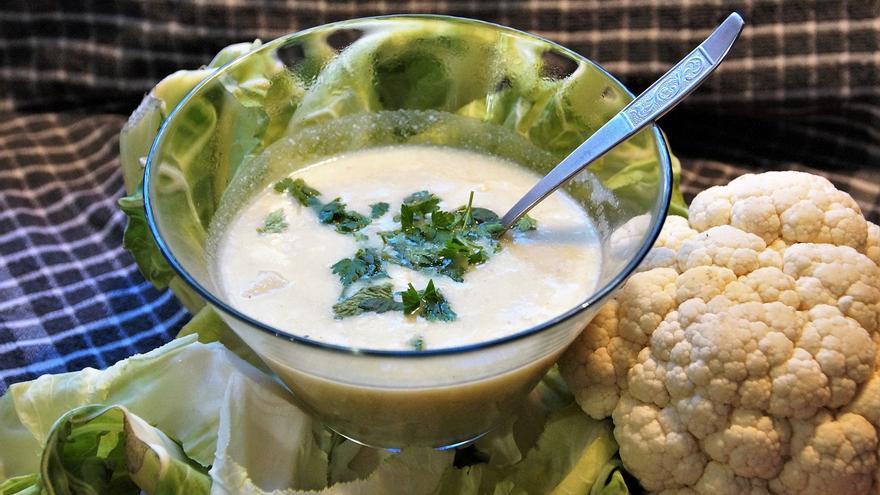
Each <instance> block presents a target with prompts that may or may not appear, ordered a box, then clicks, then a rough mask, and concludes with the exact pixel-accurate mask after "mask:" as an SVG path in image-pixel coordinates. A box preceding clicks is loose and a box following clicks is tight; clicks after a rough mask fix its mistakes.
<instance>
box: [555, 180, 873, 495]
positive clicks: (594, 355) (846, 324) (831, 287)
mask: <svg viewBox="0 0 880 495" xmlns="http://www.w3.org/2000/svg"><path fill="white" fill-rule="evenodd" d="M646 259H647V261H648V262H647V263H646V265H643V266H642V267H641V269H640V270H641V271H640V272H639V273H637V274H635V275H633V276H632V277H631V278H630V280H629V281H628V282H627V283H626V284H625V286H624V287H622V288H621V290H620V291H619V292H618V293H617V295H616V296H615V298H614V300H613V301H611V302H609V303H608V304H607V305H606V306H605V307H603V308H602V309H601V310H600V311H599V315H598V316H597V317H596V319H595V320H594V321H593V322H592V323H591V324H590V325H589V326H588V327H587V329H586V330H585V331H584V332H583V334H582V335H581V336H580V337H579V338H578V339H577V340H576V341H575V343H574V344H573V345H572V346H571V348H570V349H569V350H568V351H567V352H566V353H565V354H564V355H563V357H562V359H561V361H560V368H561V370H562V373H563V376H564V377H565V378H566V380H567V381H568V383H569V385H570V386H571V388H572V390H573V391H574V393H575V396H576V397H577V400H578V403H579V404H580V405H581V407H582V408H583V409H584V410H585V411H586V412H587V413H588V414H590V415H591V416H592V417H594V418H604V417H608V416H609V415H611V416H612V417H613V419H614V423H615V436H616V437H617V440H618V443H619V444H620V454H621V458H622V459H623V462H624V464H625V465H626V467H627V468H628V469H629V470H630V472H632V473H633V474H634V475H635V476H636V477H637V478H638V479H639V480H640V481H641V482H642V484H643V485H644V486H645V488H647V489H648V490H651V491H657V492H662V493H695V494H710V493H713V494H714V493H768V492H769V493H776V494H789V493H791V494H794V493H808V494H809V493H816V494H818V493H847V494H859V493H869V491H871V490H874V491H880V464H878V461H877V457H878V448H880V447H878V429H880V371H878V370H880V352H878V347H880V268H878V266H877V262H878V259H880V228H878V227H877V226H875V225H873V224H870V223H868V222H866V221H865V219H864V217H862V215H861V212H860V210H859V208H858V206H857V205H856V203H855V202H854V201H853V200H852V198H851V197H850V196H849V195H847V194H846V193H844V192H841V191H838V190H837V189H835V188H834V186H833V185H832V184H831V183H830V182H828V181H827V180H826V179H824V178H821V177H815V176H812V175H809V174H804V173H799V172H771V173H765V174H760V175H748V176H743V177H740V178H738V179H736V180H734V181H732V182H731V183H730V184H728V185H727V186H720V187H713V188H710V189H708V190H706V191H704V192H703V193H701V194H699V195H697V197H696V198H695V199H694V201H693V203H692V205H691V208H690V222H689V224H688V223H686V221H685V220H684V219H683V218H677V217H675V218H670V219H668V220H667V223H666V225H665V227H664V230H663V232H661V234H660V237H659V238H658V240H657V243H656V246H655V249H654V250H652V253H650V254H649V255H648V257H647V258H646Z"/></svg>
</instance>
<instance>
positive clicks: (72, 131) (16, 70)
mask: <svg viewBox="0 0 880 495" xmlns="http://www.w3.org/2000/svg"><path fill="white" fill-rule="evenodd" d="M732 10H736V11H738V12H740V13H741V14H742V15H743V17H744V18H745V19H746V22H747V27H746V29H745V31H744V32H743V34H742V37H741V39H740V40H739V42H738V43H737V45H736V46H735V47H734V49H733V52H732V53H731V55H730V58H729V59H728V61H726V62H725V63H724V65H723V66H722V67H721V68H720V69H719V70H718V72H717V74H716V75H714V76H713V77H712V78H710V79H709V80H708V81H707V83H706V84H705V85H704V86H703V87H701V88H700V89H699V90H698V92H697V93H696V94H695V95H693V96H692V97H691V98H690V99H689V100H688V101H687V102H685V103H684V104H682V105H681V106H680V107H679V108H677V109H676V110H675V111H674V112H673V113H672V114H670V115H669V116H668V117H666V118H664V119H663V120H662V121H661V126H662V128H663V129H664V130H665V131H666V132H667V134H668V135H669V139H670V142H671V143H672V146H673V149H674V151H676V152H677V153H678V154H679V156H681V157H682V159H683V166H684V172H683V187H684V190H685V193H686V196H687V197H688V199H690V198H691V197H692V196H693V194H695V193H696V192H698V191H700V190H702V189H704V188H706V187H708V186H710V185H713V184H718V183H722V182H726V181H727V180H729V179H730V178H731V177H732V176H735V175H739V174H741V173H744V172H747V171H761V170H768V169H798V170H806V171H810V172H813V173H821V174H823V175H826V176H827V177H829V178H830V179H831V180H832V181H833V182H834V183H835V184H837V185H838V187H840V188H842V189H844V190H847V191H848V192H850V194H852V195H853V197H854V198H855V199H856V200H857V201H859V203H860V204H861V206H862V208H863V209H864V210H865V213H866V215H867V216H868V217H869V218H870V219H871V220H873V221H874V222H877V221H878V220H880V204H878V198H880V172H878V168H877V164H878V163H880V160H878V156H880V76H878V73H880V72H878V68H880V46H878V45H880V0H868V1H855V0H851V1H820V0H811V1H779V0H777V1H771V0H753V1H734V2H720V1H698V0H665V1H661V0H653V1H652V0H625V1H598V0H567V1H566V0H559V1H534V0H532V1H519V0H507V1H499V2H488V1H487V2H481V1H477V0H471V1H454V0H449V1H445V2H427V1H409V2H397V1H390V0H389V1H382V2H329V1H288V2H276V1H265V0H264V1H245V0H223V1H221V0H201V1H194V2H182V1H132V0H123V1H109V0H92V1H47V0H29V1H22V0H12V1H11V2H9V1H8V0H7V2H5V3H2V4H0V256H2V259H0V392H2V391H3V390H4V389H5V388H6V387H7V386H8V385H9V384H11V383H13V382H16V381H21V380H26V379H30V378H33V377H35V376H37V375H39V374H41V373H46V372H59V371H65V370H74V369H79V368H81V367H83V366H99V367H102V366H106V365H109V364H111V363H112V362H114V361H116V360H118V359H120V358H122V357H124V356H126V355H129V354H131V353H134V352H138V351H145V350H148V349H150V348H152V347H155V346H156V345H158V344H159V343H161V342H163V341H165V340H167V339H169V338H171V336H173V334H174V333H175V332H176V330H177V329H178V328H179V327H180V325H182V324H183V323H184V322H185V321H186V319H187V317H188V316H187V314H186V312H185V310H183V309H182V308H181V307H180V306H179V305H178V304H177V303H176V301H174V299H173V298H172V297H171V296H170V295H169V293H167V292H158V291H155V290H153V289H152V288H151V287H149V284H147V283H145V282H144V281H143V279H142V278H141V277H140V275H139V274H138V273H137V270H136V269H135V268H134V266H133V264H132V260H131V258H130V257H129V256H128V255H127V254H126V253H125V252H124V251H122V249H121V247H120V243H121V233H122V228H123V226H124V218H123V217H122V215H121V214H120V213H119V212H118V211H117V210H116V208H115V206H114V204H115V199H116V198H117V197H118V196H119V195H121V193H122V179H121V175H120V173H119V170H118V162H117V159H116V156H117V144H118V140H117V133H118V131H119V129H120V127H121V126H122V124H123V123H124V121H125V118H126V115H127V114H128V113H129V112H130V111H131V110H133V109H134V107H135V106H136V105H137V103H138V102H139V101H140V99H141V97H142V96H143V94H144V93H145V92H146V91H148V90H149V89H150V88H151V87H152V86H153V85H154V84H155V83H156V82H157V81H158V80H159V79H161V78H162V77H163V76H165V75H166V74H168V73H170V72H173V71H174V70H177V69H180V68H195V67H198V66H200V65H202V64H205V63H207V62H208V61H209V60H210V59H211V58H212V56H213V55H214V54H215V53H216V52H217V51H219V50H220V49H221V48H222V47H224V46H226V45H228V44H230V43H233V42H238V41H249V40H253V39H255V38H261V39H264V40H268V39H271V38H274V37H277V36H279V35H282V34H285V33H287V32H291V31H296V30H299V29H303V28H306V27H310V26H314V25H318V24H323V23H326V22H331V21H336V20H342V19H349V18H353V17H363V16H369V15H380V14H388V13H404V12H416V13H440V14H450V15H458V16H465V17H473V18H478V19H484V20H488V21H493V22H499V23H502V24H506V25H510V26H513V27H516V28H520V29H523V30H526V31H530V32H533V33H536V34H539V35H542V36H545V37H547V38H549V39H552V40H554V41H557V42H560V43H562V44H564V45H566V46H568V47H570V48H573V49H574V50H576V51H578V52H580V53H582V54H584V55H586V56H588V57H590V58H592V59H593V60H595V61H597V62H599V63H600V64H602V65H603V66H605V67H606V68H607V69H608V70H610V71H611V72H612V73H613V74H615V75H617V76H618V77H620V78H621V79H622V80H623V81H624V82H625V83H626V84H627V85H628V86H629V87H630V88H631V89H632V90H633V91H636V92H638V91H641V90H642V89H644V88H645V87H647V85H648V84H650V82H651V81H653V80H654V79H655V78H656V77H657V76H659V75H660V74H661V73H662V72H664V71H665V70H666V69H667V68H668V67H669V66H671V65H672V64H673V63H674V62H676V61H677V60H678V59H679V58H680V57H681V56H683V55H684V54H685V53H687V52H688V51H689V50H691V49H692V48H693V47H694V46H695V45H696V44H698V43H699V42H700V41H701V40H702V39H703V38H704V37H705V36H706V35H707V34H708V32H709V31H710V30H711V28H712V27H714V25H715V24H717V23H718V22H719V21H720V20H722V19H723V18H724V17H725V16H726V15H727V14H728V13H729V12H730V11H732Z"/></svg>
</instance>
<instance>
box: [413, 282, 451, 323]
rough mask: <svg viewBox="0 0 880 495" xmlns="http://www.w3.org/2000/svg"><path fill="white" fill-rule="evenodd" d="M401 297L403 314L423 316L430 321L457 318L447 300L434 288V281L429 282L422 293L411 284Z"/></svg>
mask: <svg viewBox="0 0 880 495" xmlns="http://www.w3.org/2000/svg"><path fill="white" fill-rule="evenodd" d="M400 296H401V298H402V299H403V312H404V313H405V314H407V315H412V316H422V317H423V318H425V319H426V320H429V321H452V320H454V319H455V317H456V314H455V311H452V309H451V308H450V307H449V303H448V302H446V298H445V297H443V294H441V293H440V291H439V290H437V288H436V287H434V280H428V285H427V286H426V287H425V290H422V291H418V290H416V288H415V287H413V285H412V284H409V288H407V289H406V290H405V291H403V292H401V294H400Z"/></svg>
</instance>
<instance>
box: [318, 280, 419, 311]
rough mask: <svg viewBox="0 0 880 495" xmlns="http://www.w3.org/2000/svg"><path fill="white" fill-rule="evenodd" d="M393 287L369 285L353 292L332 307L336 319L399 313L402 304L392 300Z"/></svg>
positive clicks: (389, 285)
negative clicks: (391, 312) (389, 312)
mask: <svg viewBox="0 0 880 495" xmlns="http://www.w3.org/2000/svg"><path fill="white" fill-rule="evenodd" d="M393 291H394V286H392V285H391V284H390V283H387V284H381V285H371V286H368V287H364V288H362V289H360V290H359V291H357V292H355V293H354V294H353V295H351V297H348V298H346V299H343V300H342V301H340V302H338V303H336V304H334V305H333V313H334V314H335V316H336V319H338V320H341V319H342V318H347V317H349V316H355V315H359V314H361V313H368V312H373V313H385V312H386V311H400V310H401V309H403V304H401V303H400V301H397V300H395V299H394V292H393Z"/></svg>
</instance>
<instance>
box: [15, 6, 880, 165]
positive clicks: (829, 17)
mask: <svg viewBox="0 0 880 495" xmlns="http://www.w3.org/2000/svg"><path fill="white" fill-rule="evenodd" d="M731 10H736V11H739V12H740V13H742V15H743V17H744V18H745V19H746V22H747V27H746V28H745V30H744V31H743V34H742V37H741V39H740V40H739V42H738V43H737V44H736V46H735V47H734V49H733V51H732V52H731V54H730V56H729V59H728V60H727V61H726V62H725V63H724V65H723V66H722V67H721V68H720V69H719V70H718V75H716V76H715V77H712V78H711V79H709V80H708V81H707V82H706V84H705V85H704V86H703V87H702V88H701V89H700V90H699V92H698V93H696V94H695V95H694V96H693V97H692V98H691V99H689V100H688V101H687V102H686V103H685V104H684V105H682V106H681V107H680V108H679V109H677V110H676V112H675V113H674V114H673V115H672V116H670V117H669V118H668V119H667V120H666V121H665V123H664V129H665V130H666V131H667V132H668V133H669V134H670V137H671V138H673V139H672V142H673V143H674V144H675V146H676V149H679V150H681V151H682V152H684V153H685V154H687V155H693V156H700V157H703V158H713V159H722V160H725V161H735V162H743V161H748V162H752V163H756V162H757V157H758V156H759V157H761V159H763V160H768V159H773V160H775V162H776V163H786V162H788V161H796V162H800V163H805V164H810V165H815V166H819V167H823V168H832V167H833V168H841V167H860V166H864V165H866V164H867V163H870V162H871V161H877V159H878V157H880V135H878V129H880V70H878V69H880V0H844V1H841V0H805V1H796V2H795V1H786V0H776V1H768V0H748V1H743V0H737V1H731V2H724V3H723V5H722V4H721V3H720V2H709V1H705V0H703V1H700V0H689V1H685V0H674V1H670V0H666V1H656V0H619V1H603V0H567V1H562V0H554V1H547V0H538V1H534V0H533V1H518V0H503V1H498V2H495V1H476V0H468V1H457V0H447V1H444V2H428V1H405V2H401V1H391V0H386V1H382V2H362V1H344V2H339V1H322V0H310V1H292V2H272V1H252V0H223V1H220V0H201V1H196V2H191V3H190V2H183V3H181V2H176V1H134V0H120V1H101V0H92V1H82V0H80V1H76V0H65V1H60V0H59V1H55V2H53V1H47V0H12V2H11V4H10V3H8V2H7V3H6V5H4V6H0V100H2V101H0V106H2V108H6V109H26V110H42V111H57V110H58V109H60V108H82V107H83V106H84V105H88V106H90V107H94V106H100V107H101V108H106V109H108V110H112V111H118V112H126V111H129V110H130V109H131V108H133V107H134V105H136V104H137V102H138V101H139V99H140V97H141V95H142V94H143V93H144V92H145V91H147V90H148V89H149V88H150V87H152V85H153V84H154V83H155V82H156V81H157V80H158V79H160V78H161V77H163V76H165V75H166V74H168V73H170V72H172V71H174V70H177V69H179V68H181V67H198V66H199V65H200V64H204V63H205V62H206V61H208V60H210V58H211V56H212V55H213V54H215V53H216V52H217V51H218V50H219V49H220V48H222V47H223V46H226V45H227V44H230V43H233V42H238V41H243V40H252V39H255V38H262V39H264V40H266V39H271V38H275V37H277V36H280V35H282V34H285V33H288V32H291V31H296V30H299V29H303V28H307V27H311V26H315V25H318V24H323V23H326V22H332V21H337V20H343V19H349V18H352V17H363V16H370V15H380V14H390V13H438V14H451V15H459V16H464V17H473V18H478V19H484V20H488V21H493V22H499V23H501V24H505V25H509V26H513V27H516V28H520V29H523V30H526V31H530V32H533V33H536V34H539V35H543V36H546V37H547V38H550V39H552V40H555V41H558V42H560V43H562V44H564V45H566V46H569V47H571V48H573V49H574V50H576V51H578V52H580V53H582V54H584V55H586V56H588V57H590V58H591V59H593V60H595V61H597V62H599V63H600V64H602V65H603V66H605V67H606V68H607V69H609V70H610V71H611V72H612V73H614V74H615V75H617V76H619V77H620V78H621V79H622V80H623V81H624V82H625V83H626V84H627V85H628V86H629V87H631V88H633V89H636V90H639V89H643V88H645V87H646V86H647V85H648V84H649V83H650V82H651V81H653V80H654V79H656V77H657V76H658V75H659V74H661V73H662V72H663V71H665V70H666V69H667V68H668V67H669V66H670V65H671V64H672V63H674V62H676V61H677V60H679V59H680V58H681V57H682V56H683V55H684V54H685V53H687V52H688V51H689V50H690V49H692V48H693V47H694V46H695V45H696V44H697V43H699V42H700V41H701V40H702V39H703V38H704V37H705V36H706V34H707V33H708V32H709V30H710V29H711V28H712V27H713V26H714V25H715V24H717V23H718V21H720V20H721V19H723V17H724V16H725V15H726V14H727V13H729V12H730V11H731ZM694 121H700V122H706V121H710V122H712V125H708V126H707V125H701V126H693V125H692V122H694ZM744 140H747V141H748V142H749V146H748V147H747V148H748V150H749V151H750V154H748V155H747V156H743V155H742V153H740V150H741V149H742V148H743V147H742V146H741V142H742V141H744ZM779 143H784V145H783V146H782V147H780V146H779ZM793 143H797V145H796V146H794V145H792V144H793ZM753 155H754V156H753Z"/></svg>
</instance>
